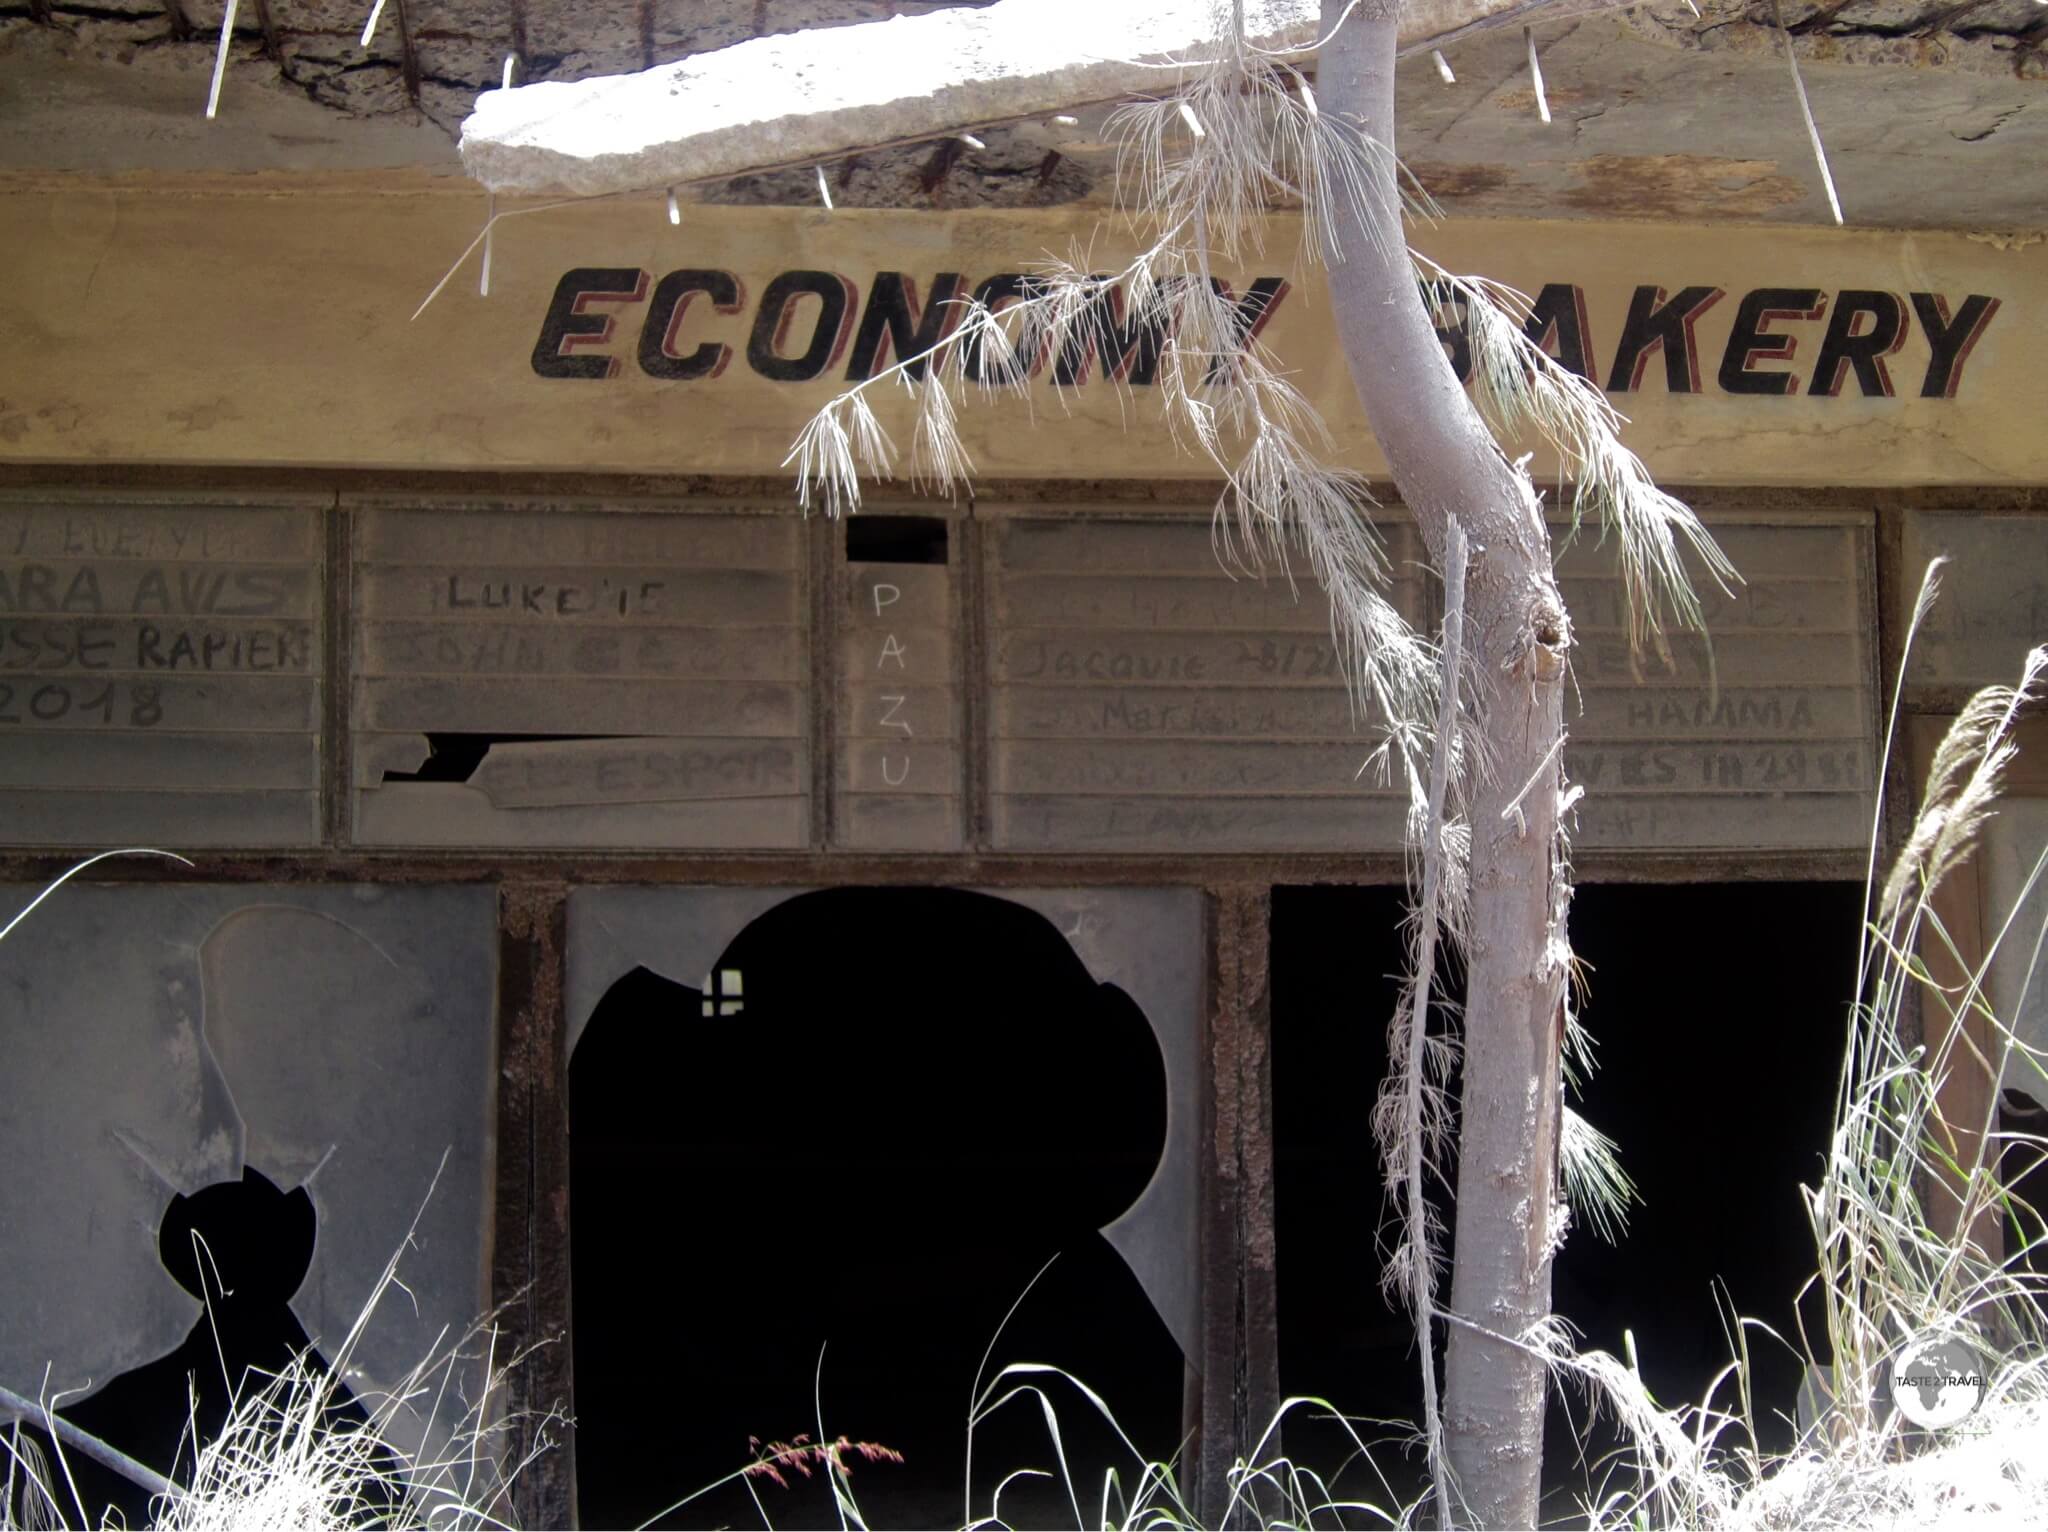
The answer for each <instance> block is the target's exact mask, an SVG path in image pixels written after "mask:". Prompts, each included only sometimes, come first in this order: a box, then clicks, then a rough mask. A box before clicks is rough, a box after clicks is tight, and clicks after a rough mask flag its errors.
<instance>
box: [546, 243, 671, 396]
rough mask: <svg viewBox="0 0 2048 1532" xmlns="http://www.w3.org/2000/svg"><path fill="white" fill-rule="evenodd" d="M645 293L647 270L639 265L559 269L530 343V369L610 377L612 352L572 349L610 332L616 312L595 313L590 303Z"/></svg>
mask: <svg viewBox="0 0 2048 1532" xmlns="http://www.w3.org/2000/svg"><path fill="white" fill-rule="evenodd" d="M646 296H647V273H646V272H644V271H642V270H640V269H639V268H638V267H637V266H578V267H577V268H576V269H575V270H573V271H565V272H563V273H562V280H561V281H559V282H557V283H556V284H555V296H554V297H553V299H551V300H550V301H549V303H548V311H547V313H546V315H545V316H543V317H542V319H541V322H540V339H539V340H537V341H535V342H534V343H533V370H534V371H535V372H537V373H539V374H540V375H541V376H542V377H544V378H610V377H616V376H617V375H618V371H619V359H618V358H617V357H615V356H577V355H573V354H572V353H574V352H577V351H581V350H583V349H585V348H588V347H594V346H602V345H605V344H606V343H608V342H609V341H610V340H611V338H612V325H613V323H614V316H613V315H611V314H593V313H592V312H590V305H591V304H593V303H638V302H640V301H641V300H642V299H643V298H645V297H646Z"/></svg>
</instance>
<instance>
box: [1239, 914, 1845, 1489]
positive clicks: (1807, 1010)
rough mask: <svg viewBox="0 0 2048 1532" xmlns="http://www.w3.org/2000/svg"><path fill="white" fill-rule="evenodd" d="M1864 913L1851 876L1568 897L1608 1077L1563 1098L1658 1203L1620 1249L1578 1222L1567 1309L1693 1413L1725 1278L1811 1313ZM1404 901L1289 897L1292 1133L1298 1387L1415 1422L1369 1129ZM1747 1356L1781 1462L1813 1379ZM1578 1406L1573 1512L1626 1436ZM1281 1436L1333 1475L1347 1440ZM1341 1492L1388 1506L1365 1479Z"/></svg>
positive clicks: (1563, 1439) (1556, 1436)
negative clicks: (1823, 1192) (1384, 1278)
mask: <svg viewBox="0 0 2048 1532" xmlns="http://www.w3.org/2000/svg"><path fill="white" fill-rule="evenodd" d="M1862 898H1863V890H1862V888H1861V886H1860V885H1857V884H1847V883H1755V884H1729V883H1723V884H1708V883H1701V884H1684V885H1657V886H1647V885H1620V884H1607V885H1592V886H1587V887H1582V888H1580V889H1579V890H1578V892H1577V894H1576V895H1575V897H1574V899H1573V903H1572V913H1571V922H1572V943H1573V947H1574V949H1575V951H1576V952H1577V953H1578V955H1579V957H1580V958H1581V959H1582V960H1583V961H1584V962H1585V963H1586V965H1587V967H1588V969H1589V986H1590V995H1589V999H1588V1002H1587V1004H1586V1006H1585V1018H1586V1023H1587V1026H1588V1027H1589V1028H1590V1030H1591V1031H1592V1034H1593V1036H1594V1038H1595V1039H1596V1056H1597V1060H1598V1065H1599V1067H1598V1069H1597V1070H1596V1071H1595V1072H1594V1074H1593V1075H1592V1077H1591V1078H1590V1080H1588V1081H1587V1082H1586V1086H1585V1089H1584V1091H1583V1092H1579V1093H1574V1094H1573V1096H1572V1098H1571V1099H1572V1102H1573V1105H1574V1106H1575V1107H1576V1108H1577V1110H1578V1111H1579V1112H1580V1113H1581V1114H1582V1115H1584V1116H1585V1117H1586V1118H1587V1119H1588V1121H1590V1122H1591V1123H1592V1124H1593V1126H1595V1127H1597V1128H1599V1129H1600V1130H1601V1131H1602V1132H1604V1133H1606V1134H1608V1135H1609V1136H1610V1137H1611V1138H1613V1139H1614V1140H1616V1142H1617V1143H1618V1145H1619V1147H1620V1155H1621V1163H1622V1165H1623V1167H1624V1168H1625V1169H1626V1170H1627V1171H1628V1173H1629V1174H1630V1176H1632V1177H1633V1178H1634V1180H1635V1182H1636V1184H1637V1186H1638V1188H1639V1189H1640V1192H1641V1195H1642V1199H1643V1200H1642V1203H1641V1204H1640V1205H1638V1206H1634V1207H1632V1208H1631V1209H1630V1210H1629V1220H1628V1227H1627V1231H1626V1233H1625V1234H1623V1235H1622V1236H1621V1239H1620V1242H1619V1243H1618V1244H1616V1245H1608V1244H1606V1243H1604V1242H1602V1241H1601V1240H1600V1239H1599V1238H1598V1237H1597V1236H1596V1235H1595V1234H1594V1233H1593V1231H1592V1230H1591V1229H1590V1228H1589V1227H1587V1226H1586V1225H1585V1224H1584V1223H1583V1222H1581V1223H1580V1224H1579V1225H1578V1226H1576V1227H1574V1229H1573V1230H1572V1232H1571V1235H1570V1238H1569V1240H1568V1242H1567V1244H1566V1245H1565V1248H1564V1251H1563V1252H1562V1254H1561V1255H1560V1256H1559V1257H1558V1261H1557V1265H1556V1268H1555V1277H1554V1295H1553V1297H1554V1305H1555V1308H1556V1309H1557V1311H1558V1312H1559V1313H1561V1314H1563V1315H1564V1316H1565V1317H1566V1318H1568V1319H1569V1320H1571V1321H1572V1323H1573V1324H1574V1325H1576V1326H1577V1327H1578V1328H1579V1330H1580V1331H1581V1332H1583V1335H1584V1340H1583V1344H1584V1345H1586V1346H1588V1347H1598V1348H1600V1349H1603V1350H1608V1351H1612V1352H1614V1353H1615V1354H1616V1355H1621V1354H1622V1353H1623V1346H1624V1340H1623V1331H1624V1330H1629V1331H1632V1332H1633V1334H1634V1337H1635V1342H1636V1348H1637V1353H1638V1355H1639V1357H1640V1359H1641V1366H1642V1372H1643V1376H1644V1378H1645V1380H1646V1381H1647V1382H1648V1384H1649V1386H1650V1388H1651V1391H1652V1392H1653V1393H1654V1394H1655V1395H1656V1397H1657V1398H1658V1399H1660V1400H1664V1401H1666V1402H1668V1403H1676V1402H1680V1401H1697V1400H1698V1399H1699V1398H1700V1397H1701V1395H1702V1393H1703V1392H1704V1391H1705V1389H1706V1387H1707V1386H1708V1384H1709V1382H1710V1381H1711V1380H1712V1378H1713V1376H1714V1374H1715V1373H1716V1372H1718V1371H1719V1370H1720V1368H1721V1367H1722V1366H1723V1365H1725V1364H1726V1362H1727V1361H1728V1360H1729V1357H1730V1350H1729V1346H1730V1342H1729V1339H1728V1336H1727V1334H1726V1332H1725V1330H1724V1328H1723V1324H1722V1319H1721V1314H1720V1311H1719V1309H1717V1306H1716V1301H1715V1296H1714V1293H1715V1286H1716V1284H1717V1283H1718V1284H1720V1285H1721V1287H1722V1290H1723V1292H1724V1293H1725V1296H1726V1298H1727V1300H1728V1301H1731V1302H1732V1304H1733V1306H1734V1310H1735V1312H1737V1313H1739V1314H1741V1315H1744V1316H1746V1317H1749V1318H1754V1319H1761V1320H1763V1321H1764V1322H1766V1323H1768V1324H1769V1325H1771V1326H1772V1328H1774V1329H1775V1330H1777V1331H1778V1332H1779V1333H1780V1334H1782V1335H1785V1336H1788V1337H1792V1336H1796V1335H1797V1333H1798V1330H1797V1326H1796V1324H1795V1316H1794V1312H1793V1304H1794V1300H1795V1296H1796V1294H1797V1293H1798V1290H1799V1288H1800V1286H1801V1285H1802V1283H1803V1282H1804V1281H1805V1279H1806V1277H1807V1276H1808V1275H1809V1274H1810V1273H1811V1271H1812V1270H1813V1263H1814V1254H1813V1245H1812V1237H1811V1234H1810V1233H1809V1231H1808V1228H1807V1224H1806V1218H1805V1213H1804V1209H1803V1205H1802V1203H1801V1201H1800V1197H1799V1186H1800V1184H1801V1183H1802V1182H1803V1183H1806V1184H1809V1185H1810V1184H1812V1183H1813V1181H1814V1179H1815V1177H1816V1176H1817V1175H1818V1173H1819V1169H1820V1164H1821V1156H1822V1155H1823V1154H1824V1152H1825V1150H1826V1144H1827V1133H1828V1125H1829V1121H1830V1116H1831V1113H1832V1110H1833V1105H1834V1092H1835V1083H1836V1074H1837V1071H1838V1069H1839V1067H1840V1062H1841V1051H1842V1046H1843V1041H1844V1026H1845V1024H1846V1008H1847V1006H1848V1004H1849V1002H1850V1000H1851V999H1852V992H1853V988H1854V984H1855V952H1856V936H1857V931H1858V929H1859V927H1860V922H1861V918H1862ZM1402 911H1403V897H1402V894H1401V891H1400V890H1399V889H1392V888H1285V889H1277V890H1275V892H1274V902H1273V947H1272V951H1273V1013H1272V1014H1273V1079H1274V1140H1275V1150H1276V1156H1275V1164H1276V1174H1277V1187H1276V1208H1277V1214H1276V1217H1277V1231H1276V1232H1277V1240H1278V1267H1279V1302H1280V1384H1281V1391H1282V1393H1284V1394H1314V1395H1320V1396H1321V1397H1323V1398H1326V1399H1329V1400H1330V1401H1331V1402H1332V1403H1333V1404H1335V1405H1337V1406H1338V1407H1339V1408H1340V1409H1343V1410H1344V1411H1346V1412H1347V1413H1349V1414H1356V1415H1361V1416H1390V1417H1393V1418H1396V1419H1400V1420H1407V1421H1412V1420H1415V1419H1417V1418H1419V1414H1420V1410H1421V1383H1420V1380H1419V1378H1418V1376H1417V1368H1416V1362H1415V1357H1414V1350H1413V1341H1412V1334H1411V1329H1410V1326H1409V1323H1408V1321H1407V1319H1406V1317H1405V1315H1404V1314H1402V1313H1400V1312H1397V1311H1396V1310H1394V1309H1393V1308H1390V1307H1389V1306H1388V1305H1387V1303H1386V1302H1385V1300H1384V1299H1383V1298H1382V1297H1381V1296H1380V1292H1379V1287H1378V1282H1379V1273H1380V1256H1379V1253H1378V1249H1377V1246H1376V1244H1375V1240H1374V1234H1375V1228H1376V1224H1377V1220H1378V1218H1379V1216H1380V1209H1381V1206H1382V1204H1381V1198H1380V1185H1381V1169H1380V1164H1379V1159H1378V1156H1377V1154H1376V1152H1375V1150H1374V1148H1373V1145H1372V1141H1371V1135H1370V1128H1369V1124H1368V1121H1367V1113H1368V1111H1369V1108H1370V1105H1371V1100H1372V1095H1373V1092H1374V1091H1375V1090H1376V1089H1377V1086H1378V1082H1379V1080H1380V1079H1381V1077H1382V1076H1383V1075H1384V1073H1385V1070H1386V1025H1387V1021H1388V1019H1389V1018H1390V1017H1391V1015H1392V1013H1393V1008H1394V1005H1395V1002H1396V996H1397V991H1398V975H1399V973H1400V972H1401V967H1402V963H1403V961H1404V959H1403V953H1402V947H1401V942H1400V933H1399V922H1400V919H1401V915H1402ZM1443 1296H1444V1298H1445V1300H1446V1301H1448V1296H1449V1295H1448V1292H1447V1291H1446V1292H1445V1293H1444V1295H1443ZM1807 1318H1808V1326H1807V1333H1808V1334H1809V1335H1814V1334H1815V1333H1816V1330H1817V1327H1816V1326H1815V1325H1814V1323H1813V1322H1812V1321H1813V1316H1812V1315H1808V1316H1807ZM1750 1341H1751V1348H1750V1349H1751V1355H1752V1359H1753V1361H1754V1365H1755V1383H1756V1399H1757V1413H1758V1421H1757V1424H1758V1428H1759V1431H1758V1434H1759V1437H1760V1439H1761V1445H1762V1446H1763V1447H1764V1448H1765V1450H1767V1451H1768V1450H1772V1449H1774V1448H1783V1447H1785V1446H1787V1445H1789V1443H1790V1441H1791V1438H1792V1434H1793V1429H1792V1426H1791V1423H1790V1421H1791V1417H1792V1416H1793V1414H1794V1410H1795V1400H1796V1396H1797V1391H1798V1386H1799V1381H1800V1377H1801V1364H1800V1362H1799V1360H1798V1359H1797V1358H1796V1357H1795V1356H1794V1355H1792V1354H1791V1353H1790V1352H1788V1351H1786V1350H1785V1349H1783V1348H1781V1347H1777V1346H1775V1345H1773V1344H1772V1343H1770V1342H1769V1341H1768V1340H1766V1339H1762V1338H1760V1337H1758V1336H1756V1335H1755V1334H1754V1333H1752V1335H1751V1337H1750ZM1438 1344H1439V1347H1441V1344H1442V1342H1441V1338H1439V1341H1438ZM1820 1360H1822V1361H1825V1360H1827V1358H1825V1357H1822V1358H1820ZM1584 1415H1585V1411H1584V1408H1583V1404H1582V1402H1581V1401H1579V1400H1576V1399H1574V1400H1571V1401H1568V1402H1560V1401H1556V1400H1553V1404H1552V1408H1551V1418H1550V1421H1549V1425H1548V1429H1547V1432H1546V1440H1545V1453H1544V1461H1545V1475H1546V1478H1547V1480H1548V1481H1549V1482H1550V1484H1551V1485H1552V1486H1553V1487H1554V1488H1555V1489H1556V1491H1557V1493H1558V1495H1559V1496H1560V1499H1559V1501H1558V1504H1557V1509H1558V1510H1559V1511H1560V1512H1564V1511H1568V1510H1569V1509H1570V1502H1569V1500H1568V1499H1566V1498H1564V1497H1565V1496H1567V1495H1568V1493H1569V1491H1571V1490H1573V1489H1576V1488H1578V1487H1579V1486H1581V1485H1583V1483H1584V1478H1585V1469H1584V1467H1583V1465H1582V1464H1581V1461H1580V1454H1581V1452H1582V1451H1583V1452H1584V1453H1585V1454H1586V1455H1587V1458H1588V1459H1589V1460H1591V1461H1597V1459H1598V1456H1599V1454H1600V1453H1601V1452H1603V1451H1604V1450H1605V1449H1606V1448H1607V1447H1609V1446H1611V1445H1612V1442H1613V1439H1612V1437H1610V1436H1604V1435H1602V1434H1600V1432H1599V1431H1597V1430H1596V1432H1595V1434H1594V1435H1593V1437H1592V1438H1591V1440H1590V1441H1589V1442H1587V1443H1586V1444H1585V1445H1584V1446H1583V1447H1582V1445H1581V1443H1580V1440H1579V1437H1578V1435H1577V1433H1576V1432H1575V1431H1574V1423H1575V1422H1579V1423H1582V1422H1583V1419H1584ZM1362 1434H1366V1435H1367V1436H1368V1439H1370V1438H1371V1434H1372V1433H1370V1432H1364V1433H1362ZM1326 1437H1327V1440H1326V1439H1325V1438H1326ZM1287 1445H1288V1450H1289V1453H1290V1455H1292V1456H1294V1457H1296V1458H1297V1459H1298V1460H1301V1461H1304V1462H1309V1463H1313V1464H1320V1463H1323V1462H1332V1463H1334V1462H1336V1461H1338V1460H1339V1459H1340V1458H1341V1457H1342V1455H1343V1446H1344V1438H1343V1437H1342V1436H1341V1435H1338V1434H1336V1433H1334V1432H1332V1431H1327V1430H1319V1429H1318V1428H1316V1427H1314V1426H1304V1427H1303V1429H1302V1430H1301V1431H1300V1432H1299V1433H1297V1432H1296V1431H1295V1429H1294V1427H1293V1425H1292V1424H1290V1427H1289V1435H1288V1441H1287ZM1382 1466H1383V1467H1386V1468H1387V1469H1388V1471H1389V1477H1390V1478H1391V1479H1393V1481H1394V1488H1395V1489H1396V1490H1397V1491H1398V1492H1400V1493H1402V1494H1407V1493H1412V1491H1413V1488H1414V1487H1415V1485H1416V1484H1418V1483H1419V1482H1420V1480H1419V1465H1418V1464H1416V1463H1414V1462H1413V1461H1412V1460H1404V1458H1403V1456H1402V1455H1401V1454H1400V1453H1399V1452H1398V1451H1390V1452H1389V1453H1387V1454H1384V1455H1383V1462H1382ZM1341 1487H1342V1488H1344V1489H1348V1490H1350V1491H1352V1492H1354V1493H1356V1494H1358V1495H1361V1496H1365V1497H1368V1498H1376V1499H1380V1500H1382V1501H1383V1500H1384V1498H1385V1494H1386V1492H1385V1491H1384V1490H1382V1489H1380V1488H1379V1487H1378V1486H1377V1483H1376V1481H1374V1480H1373V1479H1372V1478H1371V1476H1370V1475H1369V1474H1366V1473H1365V1472H1364V1470H1363V1469H1362V1468H1356V1467H1355V1468H1353V1469H1352V1470H1350V1471H1349V1472H1348V1473H1347V1475H1346V1477H1345V1480H1344V1484H1343V1485H1342V1486H1341Z"/></svg>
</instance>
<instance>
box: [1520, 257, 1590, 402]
mask: <svg viewBox="0 0 2048 1532" xmlns="http://www.w3.org/2000/svg"><path fill="white" fill-rule="evenodd" d="M1522 333H1523V334H1524V335H1526V336H1528V337H1529V339H1530V341H1531V342H1532V343H1534V345H1535V346H1536V349H1537V350H1539V351H1548V352H1549V353H1550V354H1551V355H1552V356H1554V357H1556V358H1557V362H1558V365H1559V366H1560V367H1562V368H1564V369H1565V370H1566V371H1567V372H1575V373H1577V374H1578V375H1579V376H1580V377H1582V378H1584V379H1586V381H1587V382H1589V383H1590V382H1591V381H1592V380H1593V363H1592V360H1591V358H1592V354H1593V330H1592V327H1591V326H1590V325H1588V324H1587V323H1586V292H1585V289H1584V288H1581V287H1575V286H1573V285H1572V284H1571V283H1569V282H1546V283H1544V284H1543V290H1542V291H1541V292H1539V293H1537V295H1536V301H1535V302H1534V303H1532V304H1530V305H1529V317H1528V319H1526V320H1525V321H1523V324H1522Z"/></svg>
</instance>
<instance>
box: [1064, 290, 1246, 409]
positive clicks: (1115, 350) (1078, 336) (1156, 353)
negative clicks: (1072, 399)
mask: <svg viewBox="0 0 2048 1532" xmlns="http://www.w3.org/2000/svg"><path fill="white" fill-rule="evenodd" d="M1092 282H1093V285H1094V294H1093V296H1091V297H1090V298H1089V300H1088V302H1087V304H1086V306H1085V307H1083V308H1082V310H1081V312H1080V313H1078V314H1076V315H1075V316H1074V320H1073V323H1072V325H1071V326H1070V327H1069V328H1068V330H1067V336H1066V341H1065V343H1064V344H1063V345H1062V346H1061V347H1060V356H1059V360H1058V361H1057V362H1055V363H1053V369H1052V380H1053V382H1054V383H1055V384H1056V385H1058V386H1059V387H1061V388H1073V387H1075V386H1076V385H1077V384H1081V383H1086V382H1087V381H1088V374H1089V371H1090V370H1091V369H1092V367H1093V366H1094V363H1095V358H1096V356H1097V355H1098V354H1099V355H1100V356H1101V358H1102V375H1103V376H1104V377H1106V378H1113V379H1116V380H1118V381H1123V382H1130V383H1137V384H1144V385H1149V384H1151V383H1154V382H1156V381H1157V380H1158V377H1159V358H1160V354H1161V352H1163V351H1164V350H1165V348H1166V340H1167V337H1168V336H1169V335H1170V334H1171V333H1172V331H1173V325H1174V306H1173V301H1172V298H1171V296H1170V295H1168V294H1166V293H1164V292H1162V293H1160V295H1159V301H1158V302H1157V303H1155V304H1154V305H1153V307H1152V312H1151V313H1149V314H1141V315H1137V316H1135V317H1134V318H1133V319H1131V320H1130V321H1129V322H1126V320H1125V316H1124V290H1123V288H1122V287H1120V286H1118V285H1117V284H1116V283H1114V282H1112V281H1111V280H1110V278H1108V277H1106V276H1098V277H1095V278H1093V279H1092ZM1217 285H1218V286H1219V287H1220V286H1221V285H1222V284H1221V283H1218V284H1217ZM1223 290H1224V291H1225V292H1226V293H1227V292H1228V291H1229V289H1228V288H1224V289H1223Z"/></svg>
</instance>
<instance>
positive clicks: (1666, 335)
mask: <svg viewBox="0 0 2048 1532" xmlns="http://www.w3.org/2000/svg"><path fill="white" fill-rule="evenodd" d="M1726 296H1727V294H1725V293H1724V292H1722V291H1721V289H1720V288H1718V287H1686V288H1681V289H1680V290H1679V293H1678V296H1677V297H1675V298H1668V297H1666V296H1665V292H1664V289H1663V288H1661V287H1638V288H1637V289H1636V291H1635V296H1634V297H1633V298H1631V299H1630V300H1629V305H1628V318H1627V319H1626V320H1625V321H1623V323H1622V327H1621V344H1619V345H1618V346H1616V347H1615V348H1614V366H1613V368H1612V369H1611V370H1610V371H1609V372H1608V374H1607V392H1609V393H1610V394H1630V393H1634V392H1636V391H1637V390H1638V389H1640V388H1641V387H1642V386H1643V370H1644V369H1645V368H1646V367H1648V366H1649V364H1650V358H1651V357H1652V356H1653V355H1655V354H1656V353H1657V352H1658V351H1659V350H1661V351H1662V352H1663V353H1664V387H1665V388H1666V389H1667V390H1669V391H1670V392H1671V393H1674V394H1696V393H1698V392H1699V391H1700V359H1699V347H1698V344H1697V343H1696V342H1695V341H1694V339H1693V333H1692V327H1693V325H1694V324H1695V323H1697V322H1698V320H1699V317H1700V315H1702V314H1704V313H1706V311H1707V310H1708V309H1710V308H1712V307H1713V306H1714V305H1715V304H1717V303H1719V302H1720V301H1721V300H1722V299H1723V298H1724V297H1726Z"/></svg>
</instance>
